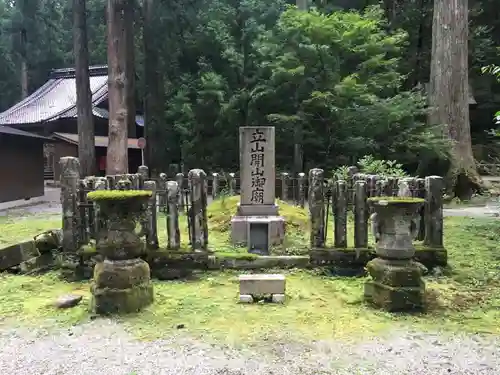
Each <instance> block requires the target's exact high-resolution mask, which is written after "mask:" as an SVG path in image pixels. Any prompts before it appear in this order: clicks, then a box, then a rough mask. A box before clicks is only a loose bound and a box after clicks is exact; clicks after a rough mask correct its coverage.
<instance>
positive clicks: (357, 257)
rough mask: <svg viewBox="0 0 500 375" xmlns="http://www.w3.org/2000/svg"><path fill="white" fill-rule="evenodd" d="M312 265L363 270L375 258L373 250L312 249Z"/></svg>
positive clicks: (310, 253)
mask: <svg viewBox="0 0 500 375" xmlns="http://www.w3.org/2000/svg"><path fill="white" fill-rule="evenodd" d="M309 256H310V258H311V263H312V264H313V265H316V266H336V267H341V268H342V267H343V268H363V267H365V265H366V264H367V263H368V262H369V261H370V260H372V259H373V258H374V257H375V251H374V250H373V249H368V248H366V249H361V248H360V249H311V250H310V251H309Z"/></svg>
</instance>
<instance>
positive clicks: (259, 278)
mask: <svg viewBox="0 0 500 375" xmlns="http://www.w3.org/2000/svg"><path fill="white" fill-rule="evenodd" d="M239 283H240V295H242V294H243V295H244V294H250V295H264V294H285V283H286V279H285V275H280V274H254V275H240V276H239Z"/></svg>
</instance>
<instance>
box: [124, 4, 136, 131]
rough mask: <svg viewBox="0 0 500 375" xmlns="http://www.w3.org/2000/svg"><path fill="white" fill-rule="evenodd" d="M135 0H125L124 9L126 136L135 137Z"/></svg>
mask: <svg viewBox="0 0 500 375" xmlns="http://www.w3.org/2000/svg"><path fill="white" fill-rule="evenodd" d="M134 3H135V1H134V0H128V1H127V4H126V6H127V10H126V11H125V36H126V42H125V43H126V47H125V71H126V76H127V80H126V84H125V91H126V95H127V111H128V113H129V116H128V118H127V128H128V136H129V137H130V138H135V137H136V136H137V131H136V125H135V113H136V109H135V51H134V46H135V43H134V20H135V17H134V11H135V4H134Z"/></svg>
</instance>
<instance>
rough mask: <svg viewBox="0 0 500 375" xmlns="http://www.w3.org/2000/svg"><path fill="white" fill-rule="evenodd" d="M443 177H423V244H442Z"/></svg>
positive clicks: (438, 245) (439, 245) (431, 245)
mask: <svg viewBox="0 0 500 375" xmlns="http://www.w3.org/2000/svg"><path fill="white" fill-rule="evenodd" d="M443 188H444V183H443V178H442V177H439V176H429V177H426V178H425V207H424V214H425V238H424V244H425V245H427V246H430V247H442V246H443Z"/></svg>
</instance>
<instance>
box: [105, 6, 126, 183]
mask: <svg viewBox="0 0 500 375" xmlns="http://www.w3.org/2000/svg"><path fill="white" fill-rule="evenodd" d="M126 1H127V0H108V4H107V5H108V6H107V23H108V101H109V131H108V137H109V144H108V150H107V155H106V173H107V174H110V175H116V174H124V173H128V144H127V143H128V142H127V141H128V129H127V124H128V112H127V95H126V89H125V87H126V84H127V82H126V81H127V77H126V70H125V61H124V59H123V57H124V56H125V54H126V35H125V34H126V33H125V29H126V26H125V19H126V17H125V14H124V13H125V11H126V9H127V6H126Z"/></svg>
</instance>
